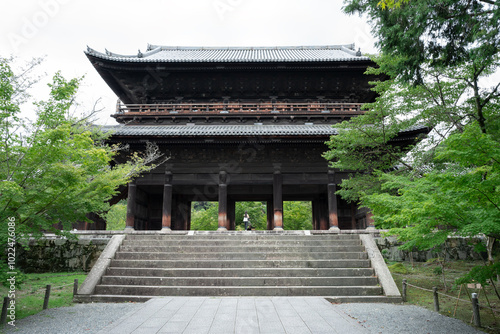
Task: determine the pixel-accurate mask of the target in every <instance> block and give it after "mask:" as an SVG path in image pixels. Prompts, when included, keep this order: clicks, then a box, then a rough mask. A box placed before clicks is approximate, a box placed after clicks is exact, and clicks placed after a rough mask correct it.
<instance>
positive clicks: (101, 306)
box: [3, 303, 144, 334]
mask: <svg viewBox="0 0 500 334" xmlns="http://www.w3.org/2000/svg"><path fill="white" fill-rule="evenodd" d="M143 305H144V304H143V303H117V304H113V303H93V304H75V305H74V306H71V307H60V308H52V309H48V310H44V311H42V312H40V313H37V314H35V315H32V316H30V317H27V318H24V319H21V320H16V327H15V328H13V327H12V326H8V325H7V326H6V328H4V331H3V332H4V333H17V334H83V333H87V334H93V333H97V332H99V331H100V330H101V329H103V328H104V327H106V326H107V325H109V324H110V323H112V322H113V321H116V320H118V319H120V318H121V317H123V316H124V315H126V314H127V313H129V312H133V311H136V310H138V309H139V308H141V307H142V306H143ZM5 329H6V330H5Z"/></svg>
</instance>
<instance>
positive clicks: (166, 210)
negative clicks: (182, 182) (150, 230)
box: [161, 171, 172, 232]
mask: <svg viewBox="0 0 500 334" xmlns="http://www.w3.org/2000/svg"><path fill="white" fill-rule="evenodd" d="M162 211H163V213H162V219H161V230H162V231H163V232H169V231H171V230H172V172H170V171H166V172H165V184H164V185H163V210H162Z"/></svg>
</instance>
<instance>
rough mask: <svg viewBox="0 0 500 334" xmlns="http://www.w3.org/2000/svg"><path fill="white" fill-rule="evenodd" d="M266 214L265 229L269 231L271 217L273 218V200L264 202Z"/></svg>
mask: <svg viewBox="0 0 500 334" xmlns="http://www.w3.org/2000/svg"><path fill="white" fill-rule="evenodd" d="M266 215H267V230H268V231H271V230H272V229H273V219H274V207H273V201H267V202H266Z"/></svg>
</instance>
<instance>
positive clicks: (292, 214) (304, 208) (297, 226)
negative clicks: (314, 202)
mask: <svg viewBox="0 0 500 334" xmlns="http://www.w3.org/2000/svg"><path fill="white" fill-rule="evenodd" d="M283 227H284V228H285V229H286V230H312V229H313V226H312V208H311V202H283Z"/></svg>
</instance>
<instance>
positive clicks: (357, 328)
mask: <svg viewBox="0 0 500 334" xmlns="http://www.w3.org/2000/svg"><path fill="white" fill-rule="evenodd" d="M129 333H133V334H146V333H147V334H149V333H183V334H189V333H193V334H202V333H210V334H212V333H213V334H216V333H219V334H228V333H242V334H243V333H259V334H279V333H286V334H295V333H297V334H306V333H313V334H323V333H325V334H326V333H328V334H333V333H343V334H357V333H368V331H367V330H366V329H364V328H363V327H362V326H361V325H359V324H358V323H357V322H356V321H355V320H353V319H351V318H349V317H348V316H347V315H346V314H345V313H344V312H342V311H340V310H337V309H336V308H334V307H332V305H331V304H330V303H329V302H328V301H326V300H325V299H323V298H320V297H293V298H288V297H271V298H266V297H238V298H232V297H227V298H211V297H190V298H186V297H166V298H158V299H151V300H150V301H148V302H147V303H145V304H144V306H143V307H142V308H140V309H138V310H135V311H132V312H130V313H129V314H127V315H125V316H124V317H122V318H121V319H120V320H118V321H115V322H113V324H111V325H109V326H107V327H106V328H104V329H103V330H101V331H100V332H99V334H129Z"/></svg>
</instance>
